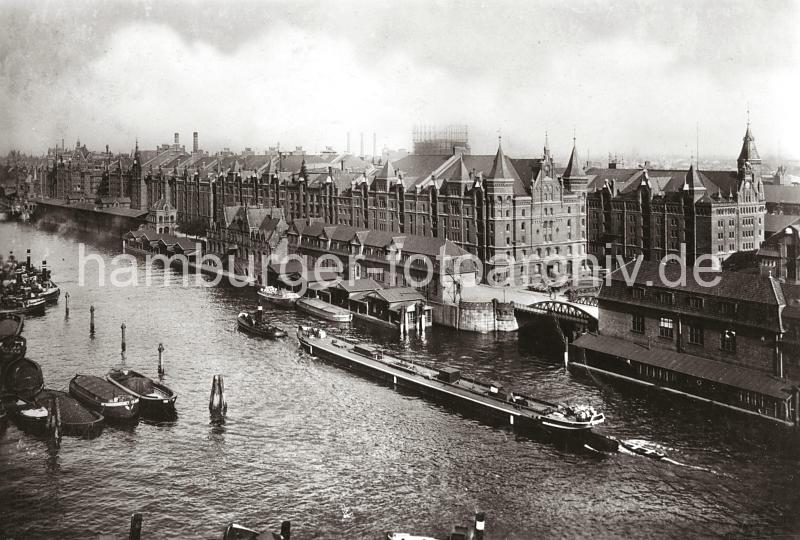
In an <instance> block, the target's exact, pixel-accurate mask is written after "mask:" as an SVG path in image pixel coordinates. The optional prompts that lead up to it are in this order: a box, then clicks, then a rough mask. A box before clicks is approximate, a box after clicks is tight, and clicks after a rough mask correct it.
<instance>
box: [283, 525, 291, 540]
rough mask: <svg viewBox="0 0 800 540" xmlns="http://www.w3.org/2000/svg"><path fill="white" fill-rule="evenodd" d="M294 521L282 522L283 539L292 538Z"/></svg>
mask: <svg viewBox="0 0 800 540" xmlns="http://www.w3.org/2000/svg"><path fill="white" fill-rule="evenodd" d="M291 537H292V522H291V521H284V522H282V523H281V540H291Z"/></svg>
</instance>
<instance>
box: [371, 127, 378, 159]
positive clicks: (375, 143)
mask: <svg viewBox="0 0 800 540" xmlns="http://www.w3.org/2000/svg"><path fill="white" fill-rule="evenodd" d="M377 151H378V134H377V133H375V132H374V131H373V132H372V162H373V163H375V152H377Z"/></svg>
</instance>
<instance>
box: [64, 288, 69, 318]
mask: <svg viewBox="0 0 800 540" xmlns="http://www.w3.org/2000/svg"><path fill="white" fill-rule="evenodd" d="M64 317H65V318H67V319H69V293H68V292H67V293H64Z"/></svg>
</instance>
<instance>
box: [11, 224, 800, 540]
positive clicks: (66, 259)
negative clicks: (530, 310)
mask: <svg viewBox="0 0 800 540" xmlns="http://www.w3.org/2000/svg"><path fill="white" fill-rule="evenodd" d="M82 242H83V243H85V249H86V253H87V254H97V255H99V256H100V258H101V259H102V260H103V261H104V262H105V263H107V264H110V259H111V257H112V256H114V255H116V254H117V253H118V252H119V247H118V245H115V244H112V245H104V244H100V243H97V242H96V241H95V240H94V239H93V238H91V237H81V236H66V235H62V236H60V235H56V234H53V233H48V232H43V231H39V230H36V229H35V228H33V227H30V226H27V225H19V224H13V223H3V224H0V253H2V254H3V255H4V256H6V255H7V254H8V251H9V250H13V251H14V253H15V255H17V256H21V257H24V253H25V249H27V248H30V249H31V250H32V254H33V258H34V261H36V262H37V263H38V262H39V261H41V260H42V259H46V260H47V262H48V266H50V267H51V268H52V270H53V275H54V278H55V279H56V280H57V281H58V282H59V284H60V285H61V287H62V291H64V292H69V294H70V299H69V305H70V314H69V318H68V319H67V318H65V313H64V307H65V306H64V298H63V294H62V298H61V300H60V303H59V304H58V306H56V307H51V308H49V309H48V311H47V314H46V315H45V316H43V317H37V318H30V319H29V320H28V321H26V324H25V334H24V335H25V336H26V337H27V339H28V357H29V358H31V359H34V360H36V361H38V362H40V363H41V365H42V367H43V370H44V376H45V381H46V385H47V386H48V387H50V388H56V389H66V388H67V385H68V382H69V380H70V378H71V377H72V376H73V375H75V374H76V373H90V374H97V375H102V374H105V373H106V372H107V371H108V369H109V368H110V367H112V366H115V365H118V364H120V363H121V362H123V359H122V358H121V354H120V325H121V324H122V323H125V324H126V326H127V332H126V333H127V352H126V355H125V359H124V363H125V364H126V365H127V366H130V367H132V368H136V369H137V370H139V371H143V372H145V373H148V374H150V375H155V373H156V368H157V358H158V353H157V348H158V344H159V343H163V344H164V347H165V349H166V350H165V356H164V358H165V363H166V376H165V378H164V381H165V383H166V384H167V385H169V386H171V387H172V388H173V389H175V390H176V391H177V392H178V393H179V395H180V397H179V398H178V402H177V405H178V411H179V418H178V420H177V421H176V422H174V423H171V424H165V425H153V424H148V423H144V422H140V423H139V424H138V425H137V426H135V427H133V428H129V429H119V428H113V427H107V428H106V429H105V431H104V432H103V434H102V435H101V436H100V437H98V438H96V439H93V440H83V439H78V438H70V437H65V438H64V439H63V441H62V444H61V447H60V449H58V450H57V451H55V450H53V449H52V448H48V444H47V443H46V442H45V441H41V440H38V439H36V438H33V437H31V436H29V435H27V434H25V433H23V432H21V431H19V430H18V429H17V428H16V427H15V426H13V425H11V426H9V428H8V429H7V430H6V432H5V433H4V434H3V435H2V436H0V538H8V537H13V538H92V537H96V536H97V535H100V534H107V535H112V536H113V537H116V538H123V537H125V538H127V527H128V523H129V517H130V515H131V514H132V513H134V512H142V513H143V515H144V527H143V531H144V534H143V537H145V538H219V537H220V536H221V530H222V527H223V526H224V524H225V523H227V522H230V521H234V520H235V521H237V522H240V523H245V524H248V525H250V526H252V527H255V528H259V529H262V530H267V529H272V530H277V529H278V527H279V524H280V522H281V520H284V519H288V520H291V521H292V528H293V537H294V538H298V539H304V538H337V539H341V538H380V537H381V533H382V532H383V531H386V530H404V531H408V532H415V531H416V532H418V533H422V532H425V533H428V534H433V535H438V536H445V535H446V534H447V533H448V532H449V530H450V527H451V526H452V525H455V524H462V523H463V524H467V523H469V522H471V520H472V518H473V516H474V512H475V511H476V510H478V511H483V512H486V514H487V532H488V534H487V538H494V539H498V538H520V539H521V538H549V537H627V536H631V537H639V536H648V537H675V536H679V535H692V536H717V535H725V534H727V535H733V536H742V535H758V536H762V535H776V536H777V535H785V534H796V533H798V532H800V514H798V512H797V509H798V507H800V489H798V487H799V486H798V479H797V471H798V469H799V466H800V458H799V457H798V454H797V452H796V450H795V449H794V448H796V447H793V446H791V444H790V443H791V442H792V441H793V437H791V436H787V435H786V433H785V431H786V430H784V429H782V428H779V427H777V426H765V425H763V424H761V423H756V424H753V423H752V422H751V421H749V420H746V419H743V418H740V417H737V416H731V415H729V414H723V413H721V412H720V411H718V410H716V409H712V408H709V407H707V406H701V405H697V404H692V403H689V402H687V401H685V400H679V399H677V398H675V399H670V398H665V397H658V396H655V395H654V394H653V393H651V392H647V391H642V390H638V389H634V388H630V387H624V386H617V385H614V384H611V383H609V382H608V381H604V380H598V379H593V378H592V377H589V376H585V375H580V374H574V373H573V374H570V373H566V372H565V370H564V368H563V366H562V365H561V364H560V363H559V357H560V353H559V352H558V347H553V346H549V345H548V344H552V343H553V342H554V341H553V339H554V337H553V336H551V335H550V336H548V332H550V331H551V330H550V328H549V327H548V325H546V324H544V325H541V326H540V327H527V328H525V329H523V330H521V331H520V334H519V335H517V334H510V335H473V334H465V333H456V332H453V331H449V330H445V329H440V328H434V329H432V330H431V331H429V332H428V333H427V335H426V337H425V339H413V340H411V341H408V342H402V341H401V340H399V339H398V338H397V337H396V336H395V335H393V333H387V332H386V331H383V330H375V329H372V328H369V327H365V326H361V325H359V324H357V323H356V324H354V325H352V327H350V328H349V329H347V330H346V332H348V333H349V334H351V335H353V336H355V337H359V338H362V339H370V340H373V341H376V342H380V343H381V344H382V345H384V346H385V347H387V348H389V349H392V350H394V351H396V352H397V353H398V354H401V355H404V356H406V357H408V358H413V359H419V360H425V361H429V362H433V363H435V364H438V365H450V366H458V367H461V368H462V370H463V371H464V372H467V373H472V374H475V375H478V376H480V377H481V378H486V379H494V380H497V381H499V382H500V383H503V384H504V385H506V386H508V387H511V388H514V389H517V390H519V391H521V392H524V393H531V394H534V395H536V396H542V397H546V398H550V399H552V400H566V401H571V402H582V403H587V404H592V405H594V406H595V407H597V408H599V409H602V410H603V411H604V412H605V414H606V416H607V418H608V420H607V424H608V425H607V427H606V431H607V432H608V433H610V434H613V435H615V436H617V437H620V438H622V439H639V440H643V441H646V442H647V444H649V445H653V446H658V447H660V448H661V449H662V450H663V451H665V452H666V453H667V455H668V456H669V459H670V461H655V460H653V459H649V458H645V457H641V456H636V455H628V454H623V453H614V454H605V453H599V452H594V451H592V450H591V449H588V448H581V447H578V448H574V447H572V446H569V445H565V444H563V442H559V441H553V440H548V439H547V438H546V437H542V438H530V437H526V436H521V435H517V434H515V433H514V432H513V431H511V430H510V429H508V428H500V427H493V426H489V425H486V424H483V423H481V422H479V421H476V420H473V419H470V418H465V417H464V416H462V415H460V414H457V413H453V412H450V411H448V410H446V409H444V408H442V407H440V406H438V405H436V404H433V403H430V402H428V401H425V400H423V399H420V398H417V397H414V396H411V395H407V394H404V393H400V392H398V391H395V390H393V389H391V388H389V387H386V386H381V385H379V384H375V383H373V382H371V381H369V380H364V379H362V378H360V377H358V376H355V375H352V374H350V373H347V372H344V371H341V370H339V369H337V368H335V367H332V366H330V365H326V364H323V363H320V362H319V361H316V360H315V359H313V358H310V357H309V356H308V355H306V354H304V353H301V351H300V350H299V347H298V344H297V341H296V339H295V338H294V336H291V335H290V337H289V338H287V339H284V340H283V341H278V342H271V341H265V340H261V339H254V338H251V337H248V336H247V335H245V334H242V333H240V332H238V331H237V329H236V322H235V318H236V315H237V314H238V313H239V311H241V310H243V309H253V308H254V307H255V306H256V303H257V302H256V297H255V292H254V291H253V289H249V288H242V289H239V288H234V287H231V286H217V287H203V286H197V285H194V284H193V285H192V286H189V287H182V286H180V285H179V283H178V279H177V278H173V280H172V282H171V283H170V284H169V285H165V284H164V275H163V271H158V272H154V273H153V276H152V277H153V283H151V284H150V285H147V284H146V283H145V276H144V269H143V264H141V263H140V266H139V267H138V268H139V270H140V272H139V274H138V276H137V278H138V284H137V285H136V286H128V287H112V286H110V285H109V283H108V281H109V277H110V274H111V271H112V270H113V269H114V268H117V267H115V266H109V267H107V268H106V270H105V271H103V272H100V271H99V270H98V265H97V263H96V262H92V263H90V264H89V265H88V267H87V269H86V273H85V277H86V280H85V281H86V283H85V284H84V285H83V286H80V285H79V271H78V250H79V244H80V243H82ZM167 272H168V273H169V274H170V275H173V276H174V273H173V271H172V270H167ZM101 273H102V274H103V275H104V277H105V280H106V284H105V285H104V286H100V285H99V283H98V277H99V275H100V274H101ZM117 277H120V278H121V277H123V276H120V275H118V276H117ZM92 305H93V306H94V307H95V309H96V312H95V316H96V333H95V335H94V337H93V338H92V337H90V335H89V308H90V306H92ZM266 313H267V317H269V318H270V319H271V320H273V321H274V322H275V323H276V324H278V325H280V326H283V327H284V328H286V329H292V328H294V327H295V326H296V325H297V324H299V323H303V322H308V321H307V320H306V319H304V318H303V317H302V316H300V315H299V314H297V313H295V312H292V311H280V310H267V312H266ZM217 373H219V374H223V375H224V377H225V387H226V394H227V400H228V414H227V418H226V421H225V423H224V425H213V424H211V423H210V421H209V414H208V397H209V391H210V387H211V380H212V377H213V375H214V374H217Z"/></svg>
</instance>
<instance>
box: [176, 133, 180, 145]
mask: <svg viewBox="0 0 800 540" xmlns="http://www.w3.org/2000/svg"><path fill="white" fill-rule="evenodd" d="M178 144H180V135H178V132H177V131H176V132H175V145H176V146H177V145H178Z"/></svg>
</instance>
